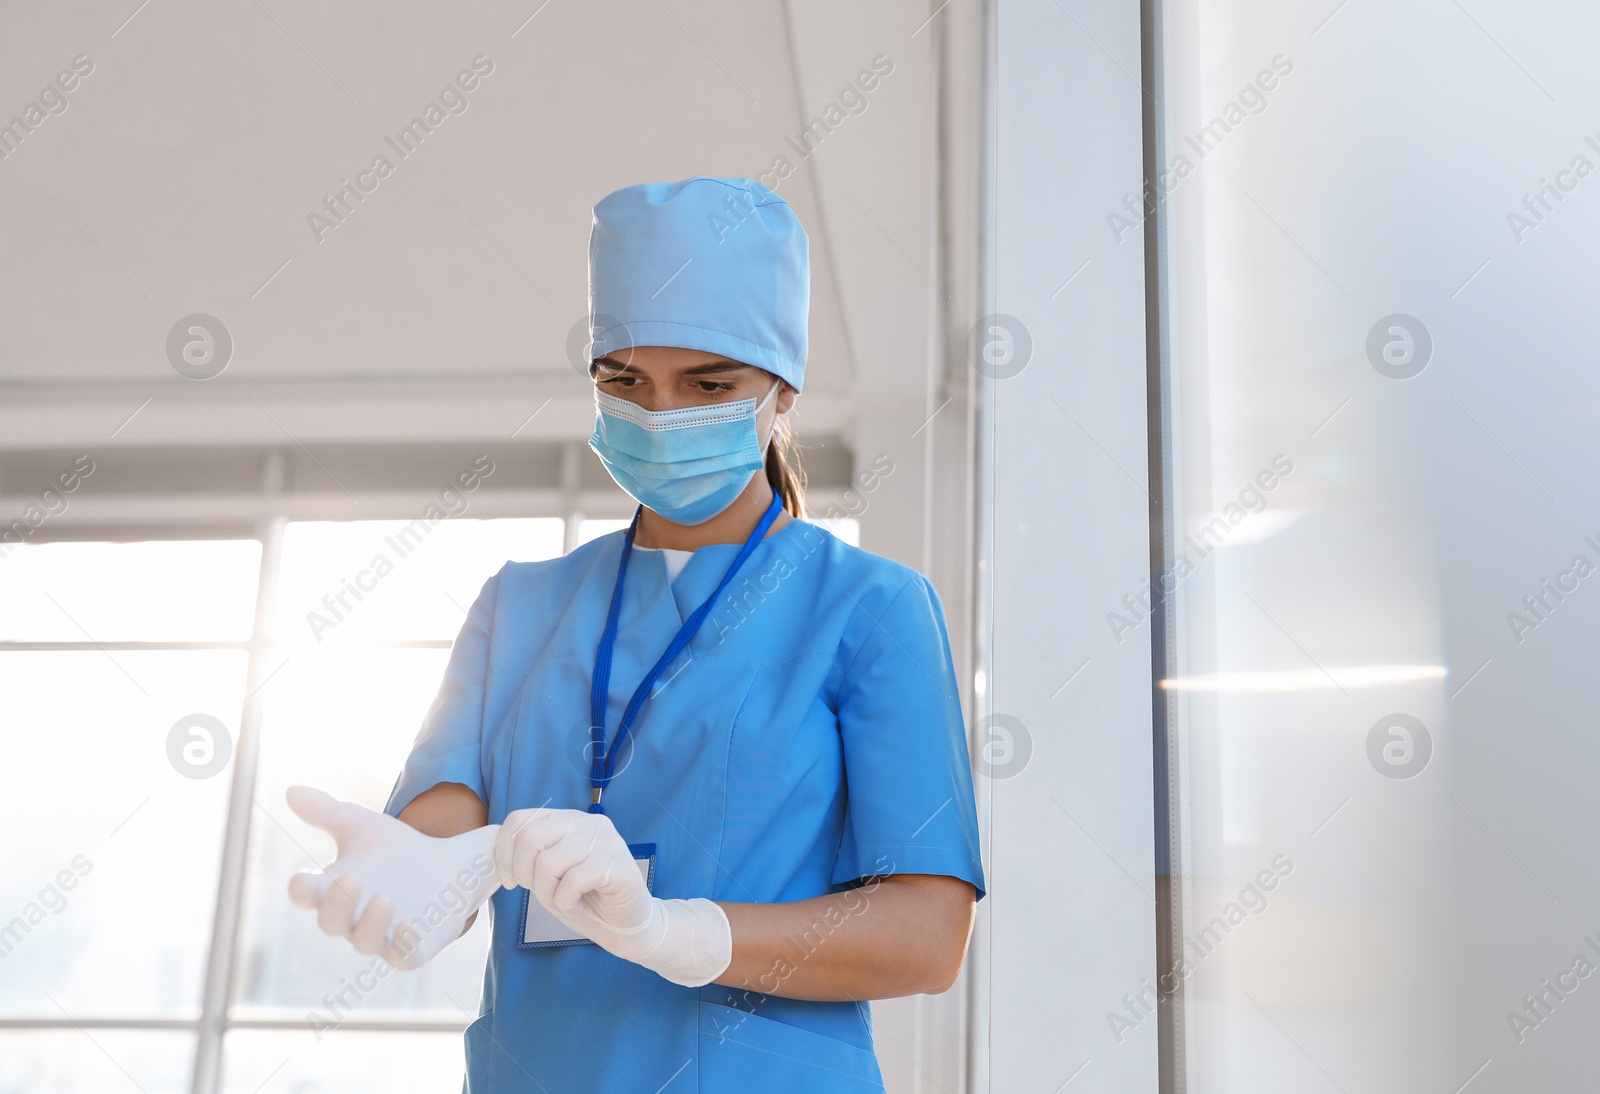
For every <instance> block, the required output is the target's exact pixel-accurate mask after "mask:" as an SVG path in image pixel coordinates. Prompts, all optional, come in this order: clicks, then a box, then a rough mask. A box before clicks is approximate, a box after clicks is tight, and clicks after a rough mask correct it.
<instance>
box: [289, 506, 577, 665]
mask: <svg viewBox="0 0 1600 1094" xmlns="http://www.w3.org/2000/svg"><path fill="white" fill-rule="evenodd" d="M562 528H563V522H562V521H560V520H558V519H553V518H537V519H532V518H530V519H525V520H524V519H506V520H461V519H449V520H439V521H438V522H436V523H434V524H433V525H431V526H430V525H429V523H428V521H427V520H424V519H420V518H419V519H417V520H412V521H399V520H375V521H352V522H348V523H337V522H331V521H309V522H298V523H294V524H291V525H289V527H288V529H287V530H286V532H285V536H284V550H283V571H282V578H281V580H280V582H279V586H278V596H277V601H278V602H277V608H276V613H275V617H274V620H275V622H274V637H275V638H276V639H277V641H279V642H280V643H283V644H285V645H288V646H291V647H297V648H298V647H316V646H323V645H327V644H328V643H334V644H345V643H349V642H352V641H374V640H382V641H395V640H416V639H452V638H454V637H455V636H456V632H457V631H459V630H460V628H461V623H462V620H463V619H465V618H466V612H467V609H468V608H470V607H471V606H472V602H473V600H474V599H476V597H477V595H478V591H479V590H480V589H481V588H482V587H483V583H484V582H485V581H487V580H488V579H489V578H490V577H492V576H493V575H494V573H495V572H496V571H497V570H499V569H500V567H501V566H503V565H504V564H505V562H506V560H507V559H515V560H517V561H519V562H531V561H537V560H540V559H546V558H556V557H558V556H559V555H560V554H561V539H562Z"/></svg>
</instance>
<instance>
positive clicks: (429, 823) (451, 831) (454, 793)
mask: <svg viewBox="0 0 1600 1094" xmlns="http://www.w3.org/2000/svg"><path fill="white" fill-rule="evenodd" d="M400 819H401V820H402V821H404V822H405V823H406V824H409V825H410V826H411V827H413V828H415V829H416V830H417V831H418V832H421V833H422V834H423V835H425V836H437V837H438V838H440V839H448V838H449V837H451V836H459V835H461V834H462V833H463V832H470V831H472V830H473V829H474V828H482V827H483V826H484V825H486V824H488V823H489V807H488V806H487V805H485V804H484V802H483V799H482V798H480V797H478V795H477V794H475V793H473V792H472V790H471V789H470V788H469V787H466V786H463V785H462V784H461V783H436V784H434V785H433V786H430V787H429V788H428V789H426V790H424V791H423V792H422V793H420V794H418V795H417V796H416V797H414V798H412V799H411V801H410V802H409V803H408V804H407V805H406V807H405V808H404V809H402V810H400ZM477 920H478V913H477V912H473V913H472V914H471V915H470V916H468V917H467V921H466V923H464V924H462V927H461V933H462V934H466V933H467V932H468V931H470V930H472V925H473V924H474V923H476V922H477Z"/></svg>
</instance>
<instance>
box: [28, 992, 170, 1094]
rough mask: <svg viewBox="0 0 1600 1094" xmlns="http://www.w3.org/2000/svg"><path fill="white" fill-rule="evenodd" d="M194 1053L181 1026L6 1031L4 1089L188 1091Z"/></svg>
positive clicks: (93, 1093)
mask: <svg viewBox="0 0 1600 1094" xmlns="http://www.w3.org/2000/svg"><path fill="white" fill-rule="evenodd" d="M59 1016H60V1012H57V1017H59ZM193 1057H194V1035H193V1034H191V1033H186V1032H182V1031H178V1030H121V1029H92V1030H87V1031H85V1030H78V1029H30V1030H16V1029H11V1030H8V1029H0V1092H4V1094H44V1092H46V1091H48V1092H49V1094H105V1092H106V1091H121V1090H128V1091H131V1090H140V1091H143V1092H144V1094H186V1092H187V1091H188V1089H189V1071H190V1068H191V1066H192V1064H193Z"/></svg>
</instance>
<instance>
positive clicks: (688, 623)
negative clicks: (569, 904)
mask: <svg viewBox="0 0 1600 1094" xmlns="http://www.w3.org/2000/svg"><path fill="white" fill-rule="evenodd" d="M781 508H783V499H782V498H781V497H779V496H778V495H777V493H774V494H773V495H772V503H771V504H770V505H768V506H767V511H766V513H764V514H763V515H762V517H761V520H760V522H759V523H757V524H756V527H755V531H753V532H751V533H750V538H749V539H747V540H745V541H744V546H743V547H741V548H740V549H739V554H738V557H737V558H735V559H734V560H733V565H731V566H729V567H728V572H727V573H725V574H723V575H722V580H721V581H719V582H718V583H717V587H716V588H715V589H713V590H712V592H711V595H710V596H708V597H706V599H705V602H704V603H703V604H701V605H700V606H699V607H698V608H696V609H695V610H694V614H693V615H691V616H690V617H689V618H688V619H686V620H684V623H683V626H681V627H679V628H678V633H677V634H675V635H673V636H672V641H671V642H670V643H669V644H668V645H667V650H666V652H665V653H663V654H662V655H661V659H660V660H658V661H657V662H656V663H655V665H654V666H653V667H652V668H651V669H650V671H649V672H647V673H645V676H644V679H643V680H641V681H640V682H639V686H638V688H636V689H635V690H634V693H633V698H632V699H629V700H628V706H627V709H625V710H624V711H623V712H622V722H621V724H619V725H618V726H617V733H616V736H615V737H614V738H613V739H612V742H611V747H610V748H607V747H606V693H607V691H608V689H609V688H610V686H611V653H612V650H613V648H614V647H615V646H616V644H617V619H618V617H619V616H621V614H622V585H623V582H624V581H625V580H626V579H627V576H628V559H629V557H631V556H632V554H633V536H634V532H635V531H636V530H637V529H638V527H639V514H640V513H641V512H643V511H644V507H643V506H640V507H639V509H637V510H635V511H634V514H633V520H632V522H630V523H629V525H628V532H627V535H625V536H623V537H622V561H621V562H620V563H618V564H617V584H616V586H615V587H614V588H613V589H612V590H611V608H610V610H609V611H608V612H607V613H606V629H605V633H603V634H602V635H601V636H600V647H599V648H598V649H597V650H595V654H594V679H593V681H592V682H591V683H590V685H589V740H590V742H591V744H592V745H593V750H594V751H593V755H592V756H591V757H590V759H589V783H590V785H591V786H592V787H593V788H594V800H593V801H592V802H591V804H590V805H589V812H591V813H604V812H605V809H604V808H602V807H601V805H600V795H601V793H602V792H603V791H604V790H605V788H606V787H608V786H610V785H611V779H612V776H613V774H614V771H613V769H614V768H615V766H616V757H617V753H618V752H619V751H620V750H621V749H622V746H623V744H624V742H626V741H627V739H628V730H629V728H630V727H631V726H632V725H633V719H634V718H635V717H636V716H637V715H638V713H639V708H640V707H642V706H644V701H645V700H646V699H647V698H649V696H650V689H651V687H653V686H654V685H655V682H656V680H657V679H658V678H659V677H660V676H661V673H662V671H663V670H664V669H665V668H666V667H667V665H669V664H670V663H671V662H672V659H673V658H675V657H677V656H678V654H680V653H682V652H683V650H684V647H685V646H687V645H688V644H689V640H690V639H692V638H693V637H694V635H695V632H696V631H698V630H699V629H700V624H702V623H704V622H705V619H706V616H708V615H710V614H711V605H712V604H713V603H715V601H716V599H717V597H719V596H721V595H722V590H723V589H725V588H727V587H728V582H730V581H732V580H733V575H734V574H736V573H738V572H739V567H740V566H743V565H744V563H745V560H746V559H748V558H749V557H750V555H751V554H752V553H754V551H755V549H756V546H757V544H759V543H760V542H761V541H762V539H763V538H765V537H766V534H767V529H769V528H771V527H772V522H773V521H774V520H776V519H777V516H778V510H779V509H781Z"/></svg>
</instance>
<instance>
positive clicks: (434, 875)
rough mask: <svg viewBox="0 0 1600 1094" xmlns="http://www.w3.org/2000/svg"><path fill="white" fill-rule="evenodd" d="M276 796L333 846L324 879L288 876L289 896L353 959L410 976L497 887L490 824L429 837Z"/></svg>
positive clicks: (317, 795) (349, 807) (361, 811)
mask: <svg viewBox="0 0 1600 1094" xmlns="http://www.w3.org/2000/svg"><path fill="white" fill-rule="evenodd" d="M284 796H285V798H287V799H288V802H289V808H290V809H293V810H294V811H295V814H296V815H297V816H299V817H300V819H301V820H303V821H305V822H306V823H307V824H312V825H315V826H316V827H318V828H320V829H322V830H323V831H324V832H327V833H328V834H329V835H330V836H332V837H333V839H334V842H335V843H336V844H337V845H338V856H337V857H336V858H335V859H334V860H333V864H332V865H331V866H329V867H328V868H327V870H326V872H316V871H309V870H308V871H302V872H301V873H298V874H296V875H294V877H292V878H290V879H289V899H290V900H292V901H293V902H294V904H295V905H296V906H297V907H300V908H314V909H316V912H317V926H319V927H320V928H322V932H323V933H324V934H328V935H333V936H334V937H338V938H348V939H349V940H350V944H351V945H352V946H354V947H355V948H356V950H357V952H359V953H364V954H370V955H374V956H380V957H382V958H383V959H384V960H386V961H388V962H389V963H390V964H391V965H393V966H394V967H395V968H397V969H415V968H417V967H418V966H420V965H422V964H423V963H424V962H425V961H427V960H428V959H429V958H431V957H433V956H434V955H435V954H437V953H438V952H439V951H440V950H442V949H444V948H445V947H446V946H448V945H449V944H450V943H451V942H453V941H455V939H456V938H458V937H459V936H460V934H461V931H462V929H463V928H464V927H465V925H466V922H467V920H468V918H470V917H471V915H472V913H473V912H475V911H477V910H478V909H479V908H481V907H482V906H483V905H484V904H485V903H486V902H487V901H488V899H489V898H490V897H491V896H493V895H494V894H495V892H496V891H497V890H498V889H499V888H500V884H499V880H498V878H497V876H496V873H495V868H494V859H493V854H494V844H495V837H496V836H497V835H498V834H499V832H500V826H499V825H494V824H492V825H489V826H487V827H485V828H477V829H474V830H473V831H471V832H466V833H464V834H462V835H459V836H453V837H451V838H450V839H438V838H435V837H433V836H426V835H423V834H422V833H421V832H419V831H417V830H416V829H415V828H413V827H411V826H410V825H409V824H406V823H405V822H403V821H399V820H396V819H395V818H394V817H391V816H389V815H388V814H386V813H375V812H373V811H372V810H371V809H368V808H366V807H365V806H362V805H357V804H355V803H354V802H344V801H339V800H338V799H337V798H334V797H333V796H331V795H329V794H327V793H326V792H324V791H321V790H315V789H313V788H311V787H309V786H291V787H290V788H289V790H288V792H287V793H286V794H285V795H284Z"/></svg>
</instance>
